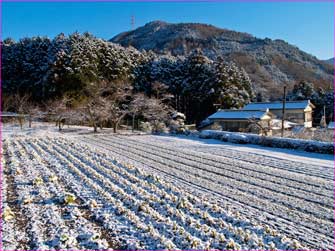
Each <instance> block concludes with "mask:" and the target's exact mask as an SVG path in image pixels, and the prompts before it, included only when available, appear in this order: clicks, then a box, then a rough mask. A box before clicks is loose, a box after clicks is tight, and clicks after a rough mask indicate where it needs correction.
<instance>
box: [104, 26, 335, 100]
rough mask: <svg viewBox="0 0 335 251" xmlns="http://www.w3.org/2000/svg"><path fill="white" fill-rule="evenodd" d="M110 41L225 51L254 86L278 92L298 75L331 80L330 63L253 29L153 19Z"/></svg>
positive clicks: (173, 50)
mask: <svg viewBox="0 0 335 251" xmlns="http://www.w3.org/2000/svg"><path fill="white" fill-rule="evenodd" d="M110 41H112V42H114V43H118V44H121V45H123V46H130V45H131V46H133V47H135V48H137V49H139V50H142V49H144V50H152V51H154V52H156V53H159V54H172V55H187V54H189V53H190V52H191V51H192V50H194V49H201V50H202V51H203V53H204V54H205V55H206V56H207V57H209V58H211V59H214V58H216V57H217V56H223V57H224V58H226V59H227V60H231V61H234V62H236V64H237V65H239V66H242V67H243V68H244V69H245V70H246V71H247V72H248V74H249V76H250V78H251V79H252V81H253V83H254V85H255V87H256V88H257V89H258V91H260V92H262V93H263V94H265V95H266V96H273V95H279V94H280V93H281V90H282V85H284V84H288V85H289V86H291V87H292V86H293V84H294V83H296V82H297V81H300V80H306V81H309V82H313V83H314V84H315V85H316V86H321V87H328V86H330V85H332V83H333V67H332V66H331V64H330V63H329V62H330V61H328V60H327V62H325V61H322V60H319V59H317V58H316V57H315V56H313V55H310V54H308V53H306V52H304V51H302V50H300V49H299V48H298V47H296V46H293V45H290V44H289V43H287V42H285V41H283V40H279V39H277V40H271V39H269V38H265V39H260V38H256V37H254V36H253V35H251V34H248V33H243V32H236V31H232V30H227V29H221V28H218V27H215V26H213V25H208V24H199V23H179V24H171V23H167V22H163V21H153V22H150V23H147V24H146V25H144V26H142V27H139V28H137V29H135V30H133V31H128V32H123V33H121V34H119V35H117V36H115V37H113V38H112V39H111V40H110Z"/></svg>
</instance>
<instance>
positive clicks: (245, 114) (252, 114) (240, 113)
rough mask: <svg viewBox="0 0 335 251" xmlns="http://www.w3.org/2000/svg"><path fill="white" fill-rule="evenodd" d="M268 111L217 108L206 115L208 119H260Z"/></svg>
mask: <svg viewBox="0 0 335 251" xmlns="http://www.w3.org/2000/svg"><path fill="white" fill-rule="evenodd" d="M268 114H269V112H268V111H244V110H219V111H217V112H216V113H214V114H212V115H211V116H209V117H208V119H225V120H248V119H252V118H253V119H261V118H262V117H263V116H265V115H268Z"/></svg>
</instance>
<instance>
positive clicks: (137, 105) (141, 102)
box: [129, 93, 147, 131]
mask: <svg viewBox="0 0 335 251" xmlns="http://www.w3.org/2000/svg"><path fill="white" fill-rule="evenodd" d="M146 100H147V98H146V97H145V96H144V94H143V93H138V94H136V95H135V96H134V98H133V100H132V101H131V102H130V105H129V114H130V115H131V116H132V131H134V128H135V117H136V116H138V115H140V114H141V113H142V112H143V111H144V110H145V105H146Z"/></svg>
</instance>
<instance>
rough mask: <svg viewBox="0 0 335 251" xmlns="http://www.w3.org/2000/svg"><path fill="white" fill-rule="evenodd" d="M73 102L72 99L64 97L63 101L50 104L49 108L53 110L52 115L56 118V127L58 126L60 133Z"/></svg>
mask: <svg viewBox="0 0 335 251" xmlns="http://www.w3.org/2000/svg"><path fill="white" fill-rule="evenodd" d="M71 102H72V100H71V98H69V97H67V96H64V97H63V98H62V99H60V100H56V101H53V102H52V103H51V104H48V106H49V107H50V108H51V111H52V114H53V115H54V116H55V122H56V126H58V130H59V131H61V130H62V128H63V126H64V125H65V122H66V118H67V114H68V112H69V110H70V106H71Z"/></svg>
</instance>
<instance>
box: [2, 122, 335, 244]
mask: <svg viewBox="0 0 335 251" xmlns="http://www.w3.org/2000/svg"><path fill="white" fill-rule="evenodd" d="M11 127H12V128H11ZM4 129H5V130H4V131H3V138H4V141H3V151H4V158H3V162H4V163H3V178H4V179H3V186H2V191H3V195H4V197H3V199H4V201H3V205H2V206H3V210H4V211H5V212H7V214H8V217H9V218H8V219H7V220H5V221H4V228H3V236H4V240H3V244H4V245H5V247H6V248H8V249H33V248H38V249H50V248H51V249H55V248H56V249H57V248H65V249H76V248H82V249H92V248H93V249H94V248H95V249H96V248H101V249H104V248H106V247H107V246H108V247H110V248H127V249H132V248H142V249H165V248H167V249H174V248H180V249H206V248H219V249H273V248H278V249H298V248H302V247H300V244H299V242H300V243H301V244H302V245H303V247H306V248H308V249H331V248H332V247H333V240H334V238H333V221H334V218H333V201H334V200H333V178H334V173H333V161H332V157H333V156H329V155H325V154H311V153H306V152H299V151H290V150H287V149H285V150H284V149H275V148H266V147H261V146H253V145H243V146H241V145H235V144H231V143H227V142H222V141H217V140H208V139H199V138H191V137H172V136H152V135H115V134H111V133H110V131H109V130H105V131H104V132H103V133H100V134H92V133H91V131H92V129H91V128H85V127H70V128H69V129H67V128H65V129H66V130H64V131H63V132H62V133H59V132H57V128H56V127H55V126H54V125H51V124H49V125H47V124H43V123H39V124H35V127H34V129H25V130H24V131H20V130H17V129H19V128H16V127H13V126H8V125H7V126H6V125H5V126H4ZM14 130H15V131H14ZM127 134H128V133H127ZM67 196H68V197H67ZM71 196H72V197H71ZM73 197H74V198H75V199H74V203H66V201H67V200H66V198H70V199H71V198H73ZM6 210H7V211H6ZM10 216H13V218H12V219H10V218H11V217H10ZM3 217H4V216H3ZM296 240H298V241H296Z"/></svg>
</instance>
